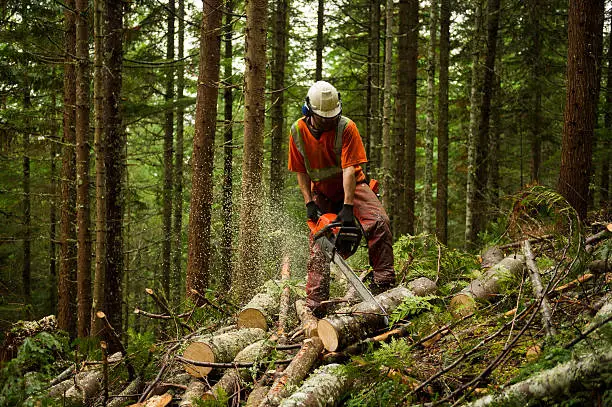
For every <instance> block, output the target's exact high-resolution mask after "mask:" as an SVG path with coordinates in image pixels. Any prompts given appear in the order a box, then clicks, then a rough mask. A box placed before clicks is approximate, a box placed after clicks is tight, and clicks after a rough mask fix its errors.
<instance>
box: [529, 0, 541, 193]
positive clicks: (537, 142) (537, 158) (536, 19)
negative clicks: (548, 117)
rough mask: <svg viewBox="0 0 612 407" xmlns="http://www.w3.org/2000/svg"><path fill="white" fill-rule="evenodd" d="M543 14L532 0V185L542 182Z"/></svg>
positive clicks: (530, 9)
mask: <svg viewBox="0 0 612 407" xmlns="http://www.w3.org/2000/svg"><path fill="white" fill-rule="evenodd" d="M541 14H542V10H541V6H540V0H530V1H529V2H528V9H527V18H528V27H529V34H530V37H531V38H530V40H531V41H530V42H531V46H530V47H529V51H530V52H526V53H525V55H526V56H527V61H526V62H527V66H529V67H530V68H531V69H530V73H529V74H530V78H529V80H530V82H531V83H530V85H531V86H530V87H529V88H530V91H531V94H532V95H533V100H532V101H531V103H532V106H531V108H530V111H529V119H530V122H531V123H530V127H531V129H530V130H531V131H530V133H531V134H530V136H531V166H530V168H531V183H537V182H538V181H539V180H540V163H541V161H542V134H541V132H542V128H541V123H540V121H541V120H542V117H541V116H542V85H541V83H540V80H541V77H540V75H541V74H542V55H541V49H542V44H541V30H542V28H541V22H540V16H541Z"/></svg>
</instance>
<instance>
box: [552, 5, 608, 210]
mask: <svg viewBox="0 0 612 407" xmlns="http://www.w3.org/2000/svg"><path fill="white" fill-rule="evenodd" d="M602 21H603V12H602V7H600V1H599V0H576V1H571V2H570V5H569V20H568V50H567V60H568V61H567V92H566V102H565V111H564V114H563V119H564V124H563V138H562V142H561V167H560V170H559V182H558V184H557V190H558V191H559V193H560V194H561V195H563V196H564V197H565V198H566V199H567V200H568V202H569V203H570V205H571V206H572V207H573V208H574V209H575V210H576V212H577V213H578V216H579V217H580V219H582V220H584V219H586V214H587V202H588V195H589V194H588V192H589V176H590V174H591V163H592V149H593V128H594V125H595V117H596V112H595V106H596V103H595V102H596V101H595V99H596V98H597V96H598V95H597V92H596V91H597V89H598V86H597V67H596V62H597V61H598V60H599V55H596V54H597V49H596V48H597V47H593V44H596V42H597V37H598V36H599V35H601V32H600V31H601V29H602V24H601V22H602Z"/></svg>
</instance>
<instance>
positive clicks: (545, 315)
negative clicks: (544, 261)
mask: <svg viewBox="0 0 612 407" xmlns="http://www.w3.org/2000/svg"><path fill="white" fill-rule="evenodd" d="M523 253H524V254H525V260H526V263H527V270H528V271H529V277H530V279H531V284H532V287H533V293H534V295H535V297H536V299H537V300H538V301H540V302H541V304H542V305H541V308H540V312H541V313H542V323H543V325H544V329H545V330H546V335H547V336H549V337H551V336H555V335H556V334H557V332H556V330H555V327H554V326H553V324H552V312H551V310H550V304H549V302H548V298H546V295H545V294H544V293H543V292H542V291H543V290H542V280H540V270H539V269H538V265H537V264H536V262H535V257H534V255H533V251H532V250H531V245H530V244H529V240H525V241H524V242H523Z"/></svg>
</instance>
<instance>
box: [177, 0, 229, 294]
mask: <svg viewBox="0 0 612 407" xmlns="http://www.w3.org/2000/svg"><path fill="white" fill-rule="evenodd" d="M221 6H222V3H221V1H220V0H212V1H207V2H204V12H203V15H202V28H201V31H200V72H199V75H198V95H197V101H196V122H195V135H194V137H193V164H192V166H193V170H192V178H191V179H192V189H191V209H190V212H189V257H188V259H187V287H186V288H187V295H188V296H190V297H192V298H193V299H194V301H195V302H198V301H201V300H200V299H198V297H197V296H196V297H193V291H192V290H197V291H199V292H204V290H205V289H206V288H207V287H208V282H209V279H210V262H211V254H212V253H211V249H210V223H211V203H212V201H213V196H212V194H213V190H212V184H213V183H212V171H213V161H214V144H215V129H216V121H217V95H218V93H219V89H218V83H219V65H220V59H221V17H222V8H221Z"/></svg>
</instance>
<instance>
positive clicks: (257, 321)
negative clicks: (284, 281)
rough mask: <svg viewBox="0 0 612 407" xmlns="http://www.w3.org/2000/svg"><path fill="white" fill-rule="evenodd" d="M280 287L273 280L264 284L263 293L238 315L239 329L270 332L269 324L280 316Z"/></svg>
mask: <svg viewBox="0 0 612 407" xmlns="http://www.w3.org/2000/svg"><path fill="white" fill-rule="evenodd" d="M280 291H281V290H280V287H279V286H278V284H277V283H276V282H275V281H273V280H268V281H267V282H266V283H265V284H264V290H263V292H260V293H259V294H256V295H255V296H254V297H253V298H252V299H251V301H249V302H248V303H247V305H245V306H244V307H243V308H242V310H240V312H239V313H238V320H237V324H238V327H239V328H259V329H263V330H264V331H267V330H268V324H271V323H272V318H273V317H274V316H276V315H277V314H278V307H279V297H280Z"/></svg>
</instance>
